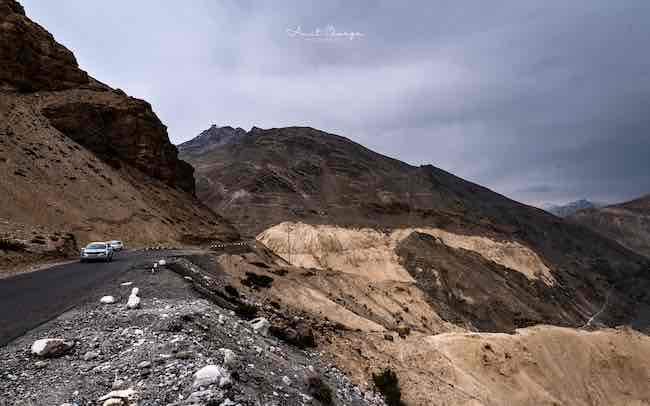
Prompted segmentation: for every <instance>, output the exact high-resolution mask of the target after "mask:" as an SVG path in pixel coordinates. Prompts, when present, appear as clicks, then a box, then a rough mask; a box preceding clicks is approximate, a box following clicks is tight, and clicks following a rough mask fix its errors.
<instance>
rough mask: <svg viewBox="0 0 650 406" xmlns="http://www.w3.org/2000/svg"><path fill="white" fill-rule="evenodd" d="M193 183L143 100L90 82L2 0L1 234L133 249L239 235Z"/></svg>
mask: <svg viewBox="0 0 650 406" xmlns="http://www.w3.org/2000/svg"><path fill="white" fill-rule="evenodd" d="M194 184H195V182H194V177H193V168H192V167H191V166H190V165H189V164H187V163H186V162H184V161H182V160H180V159H179V158H178V151H177V149H176V147H175V146H174V145H173V144H171V143H170V142H169V137H168V135H167V129H166V127H165V125H164V124H163V123H162V122H161V121H160V119H159V118H158V117H157V116H156V114H155V113H154V112H153V110H152V108H151V105H150V104H149V103H147V102H145V101H143V100H139V99H135V98H132V97H129V96H127V95H126V94H125V93H124V92H123V91H121V90H119V89H112V88H110V87H109V86H107V85H105V84H103V83H101V82H99V81H97V80H95V79H93V78H92V77H91V76H89V75H88V74H87V73H86V72H85V71H83V70H82V69H80V68H79V66H78V64H77V61H76V59H75V57H74V55H73V54H72V52H70V51H69V50H68V49H66V48H65V47H64V46H63V45H61V44H59V43H58V42H56V40H55V39H54V37H53V36H52V35H51V34H50V33H48V32H47V31H46V30H45V29H44V28H43V27H41V26H40V25H38V24H37V23H35V22H33V21H31V20H30V19H29V18H28V17H27V16H26V14H25V10H24V9H23V7H22V6H21V5H20V4H19V3H18V2H16V1H11V0H2V1H0V218H2V219H5V220H6V223H9V222H10V223H12V224H15V225H12V226H9V225H7V226H6V227H4V228H3V230H4V229H6V230H14V229H24V228H29V227H31V226H34V227H40V228H44V229H47V230H51V231H60V232H69V233H73V234H74V235H75V236H76V237H77V241H78V242H80V243H85V242H87V241H89V240H103V239H108V238H119V239H123V240H125V242H126V243H127V244H129V245H130V246H134V245H144V244H152V243H184V242H185V243H186V242H197V241H211V240H219V239H223V240H228V239H233V238H237V232H236V230H235V229H234V228H233V227H232V226H231V225H230V224H229V223H228V222H227V221H225V220H224V219H223V218H221V217H219V216H218V215H216V214H215V213H214V212H212V211H211V210H210V209H208V208H207V207H205V206H204V205H203V204H201V202H200V201H198V200H197V199H196V198H195V197H194V192H195V188H194ZM18 225H19V226H18ZM3 233H4V232H3ZM5 234H6V235H4V238H13V237H12V235H10V231H6V233H5Z"/></svg>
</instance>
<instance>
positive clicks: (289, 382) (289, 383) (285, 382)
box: [282, 375, 291, 386]
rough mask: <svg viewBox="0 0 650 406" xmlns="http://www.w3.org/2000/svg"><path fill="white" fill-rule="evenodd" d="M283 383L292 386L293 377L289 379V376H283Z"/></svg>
mask: <svg viewBox="0 0 650 406" xmlns="http://www.w3.org/2000/svg"><path fill="white" fill-rule="evenodd" d="M282 383H283V384H284V385H285V386H291V379H289V377H288V376H286V375H285V376H283V377H282Z"/></svg>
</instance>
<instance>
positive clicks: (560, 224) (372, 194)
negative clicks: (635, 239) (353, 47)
mask: <svg viewBox="0 0 650 406" xmlns="http://www.w3.org/2000/svg"><path fill="white" fill-rule="evenodd" d="M179 150H180V156H181V157H182V158H183V159H186V160H187V161H188V162H190V163H191V164H192V165H194V167H195V170H196V173H197V195H198V196H199V198H200V199H201V200H202V201H203V202H204V203H206V204H207V205H208V206H210V207H212V208H213V209H214V210H215V211H216V212H218V213H219V214H221V215H222V216H224V217H225V218H228V219H229V220H231V221H232V222H233V223H234V224H235V225H236V226H237V227H238V228H239V229H240V230H241V232H242V233H243V234H244V235H247V236H250V237H254V236H258V234H259V235H260V236H261V235H262V234H260V233H262V232H264V231H265V230H270V229H271V228H272V227H274V226H276V225H278V224H281V223H283V222H289V223H291V222H293V224H295V227H300V223H305V224H309V225H313V226H316V227H318V226H319V225H322V226H323V227H326V226H328V225H334V226H337V227H343V228H344V229H347V230H349V231H350V232H352V231H353V230H356V229H364V228H369V229H371V230H372V229H375V230H399V229H405V230H406V229H413V228H415V229H417V228H421V227H429V228H433V229H435V230H441V232H445V233H451V234H453V235H455V236H456V237H454V238H455V239H467V238H479V239H480V238H483V239H487V240H489V241H493V242H494V243H500V242H503V243H506V244H509V243H517V244H520V245H522V246H524V247H527V248H529V249H531V250H532V251H533V252H534V253H535V255H538V256H539V257H540V258H541V260H542V261H543V262H544V264H546V266H548V267H549V268H550V269H551V270H552V271H551V272H552V275H553V277H554V278H555V279H557V281H558V287H562V289H563V290H566V291H571V292H572V293H571V295H573V296H575V298H576V300H577V302H575V303H572V304H571V305H569V306H571V307H573V308H574V310H572V311H571V312H575V313H574V315H573V316H570V317H568V320H573V322H572V323H578V321H577V320H579V319H580V318H581V316H578V315H579V314H580V312H582V311H584V309H585V308H589V307H592V306H595V304H596V303H600V302H602V301H603V300H604V298H605V296H606V295H607V292H608V291H610V290H612V289H613V290H614V292H616V293H614V294H613V295H612V302H611V303H610V305H611V306H610V309H609V315H608V317H610V316H611V317H613V319H611V321H610V322H613V323H617V322H614V319H617V320H620V321H622V320H623V319H628V321H632V320H633V319H634V316H632V318H629V317H630V314H632V313H634V314H635V313H636V312H637V310H638V309H636V308H637V305H638V302H637V300H640V299H643V298H644V297H645V300H649V298H648V297H646V296H645V293H643V292H642V290H641V289H639V287H640V286H646V285H648V284H649V283H650V280H649V278H650V276H649V275H647V273H645V269H646V268H645V267H646V266H647V262H646V259H645V258H643V257H642V256H639V255H635V254H634V253H632V252H631V251H628V250H627V249H626V248H624V247H622V246H621V245H619V244H616V243H615V242H613V241H611V240H609V239H607V238H603V237H601V236H600V235H598V234H596V233H595V232H593V231H591V230H589V229H587V228H584V227H582V226H579V225H577V224H574V223H572V222H567V221H564V220H562V219H560V218H558V217H556V216H554V215H552V214H549V213H546V212H545V211H543V210H541V209H537V208H534V207H530V206H526V205H524V204H521V203H518V202H515V201H514V200H511V199H509V198H507V197H505V196H502V195H500V194H498V193H495V192H493V191H491V190H489V189H487V188H485V187H483V186H480V185H477V184H474V183H471V182H467V181H465V180H463V179H461V178H459V177H456V176H454V175H453V174H450V173H448V172H446V171H444V170H442V169H439V168H436V167H435V166H433V165H423V166H419V167H415V166H412V165H409V164H407V163H404V162H401V161H399V160H396V159H393V158H389V157H386V156H383V155H381V154H378V153H376V152H374V151H371V150H369V149H367V148H365V147H363V146H362V145H360V144H357V143H355V142H353V141H351V140H349V139H347V138H345V137H341V136H337V135H333V134H329V133H326V132H322V131H318V130H316V129H313V128H309V127H287V128H274V129H267V130H262V129H257V130H255V131H253V132H249V133H248V135H247V136H245V137H239V138H237V140H236V141H235V142H229V143H226V144H223V145H220V146H218V147H215V148H212V147H210V148H206V149H204V150H203V151H201V150H193V151H191V152H187V150H186V148H185V147H184V146H183V145H180V146H179ZM289 227H294V226H289ZM315 232H316V235H318V233H321V232H322V233H323V234H320V236H317V237H314V238H316V239H317V240H320V241H322V242H323V244H325V241H329V239H330V238H331V237H329V236H328V235H329V234H328V233H329V232H328V231H326V229H325V228H321V229H317V230H316V231H315ZM278 238H279V237H278ZM348 238H349V237H346V236H344V235H343V234H341V237H340V238H339V237H336V238H335V239H334V240H332V242H331V243H330V242H327V244H326V245H323V246H322V248H318V249H319V250H321V249H330V248H327V247H329V246H332V247H338V246H340V247H341V248H332V249H336V250H341V249H342V250H345V249H346V248H345V247H346V245H345V244H347V242H346V241H348V240H347V239H348ZM286 239H287V238H286V237H285V238H284V240H286ZM276 241H277V243H276V244H278V243H279V244H281V241H282V239H279V240H276ZM408 241H412V244H411V247H410V248H409V249H406V250H403V251H404V253H409V255H410V256H411V257H413V256H415V258H416V259H417V257H421V260H423V261H428V263H430V264H433V262H432V261H431V258H430V257H429V256H428V254H427V253H426V252H425V251H427V250H432V249H434V248H432V247H428V246H427V244H422V243H417V239H416V240H408ZM341 244H343V245H342V246H341ZM490 244H492V243H490ZM418 247H421V248H418ZM280 249H282V248H281V247H280ZM373 249H375V248H373ZM420 249H422V250H425V251H422V252H420V251H418V250H420ZM305 254H306V253H305ZM301 255H303V254H301ZM359 255H365V254H359ZM391 255H392V254H391ZM285 259H286V258H285ZM402 260H404V261H406V260H407V259H406V258H402ZM418 261H419V260H418ZM450 261H455V263H457V264H460V263H461V262H463V261H465V262H467V263H471V262H472V261H474V260H470V259H467V260H465V259H462V260H457V259H452V258H451V257H450ZM416 262H417V261H416ZM416 262H414V263H413V265H412V268H411V271H412V272H416V268H417V267H418V266H417V264H416ZM434 262H435V261H434ZM456 266H457V265H456ZM452 269H453V268H452ZM587 286H589V288H588V289H586V287H587ZM558 287H556V288H555V290H557V289H558ZM552 291H553V289H551V292H552ZM551 292H548V293H542V291H538V292H537V293H534V294H537V295H547V294H550V295H556V294H558V293H551ZM630 292H635V293H632V294H631V295H632V297H633V299H632V298H631V297H630ZM513 297H514V296H513ZM583 301H584V302H583ZM579 303H582V304H579ZM614 303H617V304H614ZM596 306H597V305H596ZM578 309H582V310H578ZM635 309H636V310H635ZM626 313H627V315H626ZM572 323H569V324H572ZM608 323H609V322H608ZM643 323H645V321H644V322H643Z"/></svg>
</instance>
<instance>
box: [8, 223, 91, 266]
mask: <svg viewBox="0 0 650 406" xmlns="http://www.w3.org/2000/svg"><path fill="white" fill-rule="evenodd" d="M77 253H78V251H77V242H76V239H75V237H74V235H72V234H70V233H65V232H61V231H52V230H48V229H45V228H43V227H37V226H30V225H26V224H20V223H16V222H13V221H9V220H7V219H2V218H0V278H3V277H6V276H10V275H14V274H16V273H20V272H25V271H29V270H31V269H33V267H34V266H35V265H38V266H43V264H48V263H56V262H61V261H65V260H67V259H70V258H73V257H76V256H77Z"/></svg>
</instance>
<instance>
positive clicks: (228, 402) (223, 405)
mask: <svg viewBox="0 0 650 406" xmlns="http://www.w3.org/2000/svg"><path fill="white" fill-rule="evenodd" d="M236 404H237V403H235V402H233V401H232V400H230V399H226V400H224V401H223V402H221V403H220V404H219V406H235V405H236Z"/></svg>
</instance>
